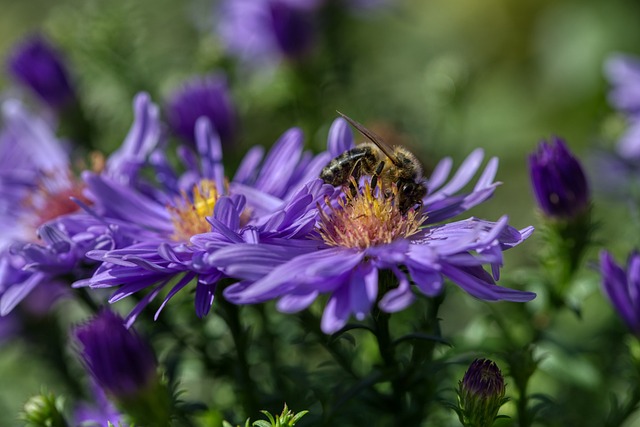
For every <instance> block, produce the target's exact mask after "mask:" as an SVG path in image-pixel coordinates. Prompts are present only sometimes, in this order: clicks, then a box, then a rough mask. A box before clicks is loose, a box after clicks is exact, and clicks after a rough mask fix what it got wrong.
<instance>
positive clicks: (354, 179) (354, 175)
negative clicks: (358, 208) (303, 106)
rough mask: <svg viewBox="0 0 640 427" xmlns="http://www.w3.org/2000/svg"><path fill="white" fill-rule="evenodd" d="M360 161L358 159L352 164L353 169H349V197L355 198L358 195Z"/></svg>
mask: <svg viewBox="0 0 640 427" xmlns="http://www.w3.org/2000/svg"><path fill="white" fill-rule="evenodd" d="M361 162H362V159H358V160H356V161H355V162H354V163H353V167H352V168H351V172H349V191H350V192H351V197H354V198H355V197H356V196H357V195H358V180H359V179H360V176H361V175H362V164H361Z"/></svg>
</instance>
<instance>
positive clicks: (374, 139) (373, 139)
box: [336, 110, 400, 166]
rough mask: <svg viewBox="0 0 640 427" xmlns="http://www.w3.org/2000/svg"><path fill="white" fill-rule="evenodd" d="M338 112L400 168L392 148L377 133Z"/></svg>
mask: <svg viewBox="0 0 640 427" xmlns="http://www.w3.org/2000/svg"><path fill="white" fill-rule="evenodd" d="M336 112H337V113H338V114H340V115H341V116H342V117H344V119H345V120H346V121H347V122H349V124H350V125H351V126H353V127H354V128H356V129H357V130H358V132H360V133H361V134H362V135H364V136H365V137H367V139H369V140H370V141H371V142H373V143H374V144H376V146H377V147H378V148H379V149H380V150H381V151H382V152H383V153H384V154H385V155H386V156H387V157H388V158H389V159H390V160H391V162H393V164H394V165H396V166H400V164H399V162H398V159H397V158H396V156H395V155H394V154H393V149H392V148H391V147H389V146H388V145H387V143H385V142H384V141H383V140H382V138H380V137H379V136H378V135H376V134H375V133H373V132H372V131H370V130H369V129H367V128H366V127H364V126H362V125H361V124H360V123H358V122H356V121H355V120H353V119H352V118H351V117H349V116H347V115H346V114H343V113H341V112H340V111H337V110H336Z"/></svg>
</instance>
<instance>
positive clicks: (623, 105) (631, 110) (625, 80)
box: [604, 53, 640, 116]
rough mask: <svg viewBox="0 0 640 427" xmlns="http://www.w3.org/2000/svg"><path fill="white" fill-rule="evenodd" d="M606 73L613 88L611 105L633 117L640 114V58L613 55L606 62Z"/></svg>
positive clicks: (610, 93)
mask: <svg viewBox="0 0 640 427" xmlns="http://www.w3.org/2000/svg"><path fill="white" fill-rule="evenodd" d="M604 72H605V76H606V77H607V79H608V80H609V83H610V84H611V86H612V88H611V91H610V92H609V102H610V103H611V105H613V107H614V108H616V109H618V110H620V111H623V112H624V113H627V114H629V115H631V116H636V115H637V114H638V113H640V58H638V57H635V56H632V55H625V54H620V53H618V54H614V55H611V56H610V57H609V58H608V59H607V61H606V62H605V65H604Z"/></svg>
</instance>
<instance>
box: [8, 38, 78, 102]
mask: <svg viewBox="0 0 640 427" xmlns="http://www.w3.org/2000/svg"><path fill="white" fill-rule="evenodd" d="M8 68H9V73H10V74H11V75H12V76H13V78H14V79H16V80H17V81H18V82H19V83H20V84H22V85H23V86H25V87H26V88H28V89H29V90H30V91H31V92H33V94H34V95H36V96H37V97H38V98H39V99H40V100H41V101H43V102H44V103H45V104H47V105H49V106H50V107H52V108H54V109H56V110H59V109H62V108H63V107H66V106H67V105H69V104H70V103H71V102H72V101H73V100H74V99H75V95H74V91H73V88H72V86H71V83H70V79H69V75H68V72H67V68H66V65H65V63H64V60H63V58H62V56H61V55H60V53H59V52H58V51H57V50H56V49H55V48H54V47H53V46H52V45H51V44H50V43H49V42H48V41H47V40H46V39H45V38H44V37H43V36H41V35H39V34H35V35H31V36H29V37H27V38H26V39H25V40H23V41H22V42H20V43H19V44H18V45H16V47H15V48H14V51H13V53H12V55H11V56H10V57H9V63H8Z"/></svg>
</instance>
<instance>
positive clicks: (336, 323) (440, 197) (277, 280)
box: [211, 119, 535, 333]
mask: <svg viewBox="0 0 640 427" xmlns="http://www.w3.org/2000/svg"><path fill="white" fill-rule="evenodd" d="M330 135H331V136H333V138H330V144H329V152H330V153H332V154H337V153H342V152H343V151H344V150H345V149H349V148H352V147H353V145H352V141H353V138H352V136H351V135H350V133H349V132H348V129H347V127H346V123H345V122H344V121H342V120H341V119H339V120H337V121H336V122H335V123H334V126H333V127H332V129H331V132H330ZM482 158H483V153H482V151H480V150H476V151H474V152H473V153H472V154H471V155H470V156H469V157H468V158H467V159H466V160H465V162H464V163H463V165H462V166H461V167H460V170H459V171H458V172H457V173H456V174H455V176H454V177H453V178H452V179H451V180H450V181H449V182H446V181H447V177H448V175H449V172H450V171H451V160H450V159H445V160H443V161H442V162H440V163H439V165H438V166H437V167H436V169H435V171H434V173H433V175H432V176H431V178H430V180H429V186H428V188H429V190H428V194H427V196H426V197H425V198H424V199H423V203H424V206H425V209H424V210H422V211H415V210H409V211H408V212H407V213H406V214H404V213H402V212H401V211H400V209H399V207H398V205H397V203H396V201H397V189H396V188H395V187H393V188H392V189H390V191H391V194H389V192H388V191H384V192H383V191H376V192H372V189H371V188H370V186H369V183H368V181H366V180H365V183H364V186H363V188H361V189H360V191H359V192H358V193H357V194H352V193H351V191H347V192H346V193H347V194H346V195H344V196H343V197H342V198H339V199H338V200H337V201H333V202H332V201H330V200H328V203H327V205H326V207H325V208H323V209H321V210H320V212H319V216H318V219H319V222H318V224H317V226H316V227H315V229H314V230H312V231H311V232H310V233H308V234H307V235H305V236H303V237H304V239H305V240H307V241H308V240H309V239H310V238H311V239H312V241H316V242H317V245H315V246H313V245H309V246H306V247H301V246H294V244H293V243H294V241H293V239H291V240H289V241H287V242H277V243H276V244H273V243H270V242H257V243H240V242H239V243H237V244H235V245H230V246H228V247H225V248H221V249H219V250H218V251H217V252H215V253H213V254H212V256H211V262H212V263H213V264H216V265H218V266H219V267H220V269H221V270H222V271H223V272H225V273H227V274H228V275H230V276H233V277H236V278H239V279H240V282H238V283H237V284H235V285H232V286H230V287H228V288H227V289H226V290H225V293H224V295H225V297H226V298H227V299H229V300H230V301H232V302H235V303H257V302H262V301H266V300H269V299H273V298H278V299H279V300H278V308H279V310H280V311H283V312H296V311H299V310H302V309H304V308H306V307H308V306H309V305H310V304H311V303H312V302H313V301H314V300H315V299H316V297H317V296H318V295H320V294H325V293H328V294H330V297H329V301H328V303H327V306H326V308H325V310H324V315H323V318H322V324H321V326H322V329H323V331H325V332H327V333H333V332H336V331H338V330H339V329H340V328H342V327H343V326H344V325H345V324H346V322H347V320H348V319H349V317H350V316H351V315H352V314H354V315H355V316H356V317H357V318H359V319H362V318H363V317H364V316H365V315H366V314H368V313H369V311H370V310H371V308H372V306H373V304H375V303H376V302H377V303H378V306H379V308H380V309H381V310H383V311H385V312H396V311H399V310H402V309H404V308H406V307H407V306H408V305H409V304H411V303H412V301H413V300H414V298H415V297H414V294H413V292H412V290H411V281H410V278H411V280H413V282H414V283H415V284H416V286H417V288H418V289H419V290H420V291H421V292H422V293H424V294H425V295H427V296H435V295H438V294H439V293H440V292H441V291H442V287H443V280H444V278H445V277H448V278H449V279H451V280H452V281H453V282H454V283H456V284H458V285H459V286H460V287H461V288H463V289H464V290H465V291H467V292H468V293H470V294H471V295H473V296H475V297H477V298H481V299H484V300H488V301H496V300H508V301H529V300H531V299H532V298H534V297H535V294H533V293H531V292H521V291H517V290H513V289H508V288H503V287H500V286H497V285H496V284H495V279H497V278H498V273H499V267H500V266H501V265H502V252H503V251H504V250H506V249H509V248H511V247H513V246H516V245H517V244H519V243H520V242H522V241H523V240H524V239H526V238H527V237H528V236H529V235H530V234H531V232H532V231H533V229H532V228H531V227H527V228H525V229H523V230H520V231H518V230H516V229H514V228H512V227H509V226H508V225H507V218H506V217H503V218H501V219H500V220H499V221H497V222H489V221H483V220H480V219H476V218H470V219H468V220H464V221H457V222H452V223H446V224H441V223H440V222H441V221H443V220H445V219H448V218H451V217H453V216H455V215H457V214H459V213H462V212H464V211H466V210H467V209H469V208H471V207H473V206H475V205H477V204H478V203H481V202H482V201H484V200H486V199H487V198H488V197H490V196H491V194H492V193H493V191H494V189H495V187H496V185H497V183H495V182H493V178H494V176H495V173H496V170H497V159H492V160H491V161H490V162H489V164H488V165H487V167H486V168H485V170H484V171H483V173H482V174H481V176H480V178H479V180H478V182H477V183H476V185H475V187H474V189H473V191H472V192H471V193H468V194H459V195H456V193H457V192H458V191H460V190H461V189H462V188H463V187H464V186H465V185H467V184H468V183H469V181H470V180H471V179H472V177H473V176H474V174H475V173H476V172H477V171H478V169H479V168H480V165H481V162H482ZM301 237H302V236H301ZM484 265H489V266H490V267H491V269H492V274H489V273H487V272H486V271H485V269H484V268H483V266H484ZM381 270H386V271H388V272H390V274H392V275H393V276H395V278H396V280H397V283H398V286H397V287H394V288H391V289H381V290H380V289H379V283H378V277H379V274H380V271H381ZM407 273H408V274H407ZM379 291H381V293H382V294H383V296H382V298H381V299H380V300H379V301H377V298H378V295H379Z"/></svg>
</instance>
